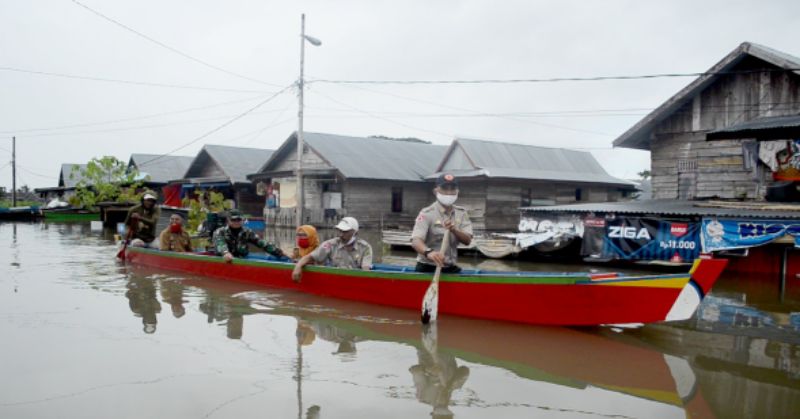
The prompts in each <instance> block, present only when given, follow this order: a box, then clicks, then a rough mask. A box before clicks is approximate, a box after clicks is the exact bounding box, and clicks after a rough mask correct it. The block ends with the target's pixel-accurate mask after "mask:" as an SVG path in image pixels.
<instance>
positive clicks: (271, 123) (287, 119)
mask: <svg viewBox="0 0 800 419" xmlns="http://www.w3.org/2000/svg"><path fill="white" fill-rule="evenodd" d="M291 106H292V102H289V103H287V104H286V107H284V108H283V110H281V111H280V112H279V113H278V114H277V115H275V118H272V121H270V122H269V124H267V126H265V127H264V128H262V129H261V130H259V131H258V132H257V133H256V134H255V135H254V136H253V137H252V138H250V139H249V140H247V141H245V142H244V144H243V145H247V144H250V143H252V142H253V141H255V140H256V139H257V138H258V137H260V136H261V134H263V133H264V131H266V130H268V129H270V128H273V127H277V126H279V125H282V124H284V123H286V122H289V121H291V120H293V119H294V116H291V117H289V118H286V119H284V120H282V121H280V122H278V118H280V117H281V116H282V115H283V114H284V112H286V110H288V109H289V108H290V107H291Z"/></svg>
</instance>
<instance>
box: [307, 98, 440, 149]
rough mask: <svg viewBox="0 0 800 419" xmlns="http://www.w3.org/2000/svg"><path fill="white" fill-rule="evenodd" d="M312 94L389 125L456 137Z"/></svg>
mask: <svg viewBox="0 0 800 419" xmlns="http://www.w3.org/2000/svg"><path fill="white" fill-rule="evenodd" d="M312 92H313V93H314V94H317V95H320V96H322V97H324V98H325V99H328V100H330V101H332V102H335V103H338V104H340V105H342V106H346V107H348V108H350V109H352V110H354V111H356V112H360V113H363V114H365V115H367V116H370V117H372V118H375V119H380V120H382V121H386V122H389V123H391V124H394V125H399V126H401V127H405V128H410V129H413V130H416V131H422V132H428V133H433V134H437V135H442V136H445V137H450V138H452V137H454V135H453V134H448V133H445V132H441V131H436V130H431V129H427V128H419V127H415V126H412V125H408V124H404V123H402V122H397V121H395V120H392V119H389V118H385V117H382V116H379V115H375V114H373V113H370V112H367V111H364V110H361V109H358V108H356V107H355V106H351V105H348V104H346V103H343V102H340V101H338V100H336V99H334V98H332V97H330V96H328V95H325V94H323V93H320V92H317V91H312Z"/></svg>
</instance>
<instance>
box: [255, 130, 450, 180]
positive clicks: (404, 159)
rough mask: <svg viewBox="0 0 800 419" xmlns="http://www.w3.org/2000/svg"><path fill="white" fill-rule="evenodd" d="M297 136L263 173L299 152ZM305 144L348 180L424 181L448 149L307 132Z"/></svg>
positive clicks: (389, 140)
mask: <svg viewBox="0 0 800 419" xmlns="http://www.w3.org/2000/svg"><path fill="white" fill-rule="evenodd" d="M296 140H297V133H292V135H291V136H290V137H289V138H288V139H287V140H286V141H284V143H283V145H281V147H280V148H279V149H278V151H277V152H275V154H274V155H273V157H272V158H271V159H270V160H269V161H268V162H267V163H266V164H264V166H263V167H261V168H260V170H259V172H270V171H271V170H272V167H274V166H275V165H276V164H278V163H279V161H282V159H284V158H286V156H287V155H288V154H289V153H295V152H296V151H295V150H297V145H296V144H297V143H296ZM303 142H304V143H305V144H306V146H307V147H309V148H310V149H312V150H313V151H314V152H315V153H317V154H318V155H319V156H320V157H322V158H323V159H324V160H325V161H327V162H328V163H329V164H330V165H331V166H333V168H334V169H336V170H337V171H339V173H341V174H342V176H344V177H345V178H347V179H383V180H403V181H410V182H420V181H424V179H425V176H427V175H429V174H430V173H432V172H433V171H434V170H435V169H436V165H437V164H438V163H439V161H440V160H441V159H442V156H443V155H444V152H445V149H446V147H445V146H439V145H432V144H427V143H421V142H414V141H404V140H397V139H385V138H364V137H349V136H345V135H334V134H324V133H317V132H303Z"/></svg>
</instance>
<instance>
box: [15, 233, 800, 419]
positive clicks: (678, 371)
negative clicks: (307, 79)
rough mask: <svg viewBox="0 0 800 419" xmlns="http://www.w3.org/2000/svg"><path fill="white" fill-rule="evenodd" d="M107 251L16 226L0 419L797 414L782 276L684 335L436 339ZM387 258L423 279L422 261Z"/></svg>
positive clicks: (730, 291)
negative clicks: (413, 267)
mask: <svg viewBox="0 0 800 419" xmlns="http://www.w3.org/2000/svg"><path fill="white" fill-rule="evenodd" d="M110 234H111V233H110V232H101V231H91V230H90V229H89V226H88V224H44V223H39V224H25V223H0V249H2V251H0V336H2V344H0V417H2V418H64V417H70V418H71V417H81V418H110V417H113V418H145V417H147V418H237V419H244V418H362V417H364V418H371V417H380V418H430V417H434V418H487V417H488V418H517V417H519V418H527V417H562V418H574V417H614V418H662V417H663V418H672V417H689V416H691V417H693V418H697V417H721V418H731V417H752V418H767V417H769V418H776V417H798V412H800V292H799V291H798V290H799V289H800V284H798V283H800V280H797V279H794V278H792V279H790V280H788V282H787V283H786V284H785V286H784V287H783V289H781V287H779V284H778V281H777V278H760V279H759V278H743V277H738V276H736V275H727V276H726V277H725V278H723V279H722V280H721V282H719V283H718V285H717V286H716V287H715V289H714V290H713V292H712V293H711V295H710V296H709V298H707V299H706V300H705V302H704V304H703V306H702V307H701V309H700V310H699V311H698V313H697V314H696V315H695V317H694V318H693V319H691V320H689V321H686V322H681V323H678V324H672V325H664V324H658V325H648V326H645V327H641V328H638V329H624V330H619V329H615V328H590V329H572V328H544V327H532V326H525V325H515V324H506V323H498V322H489V321H478V320H469V319H462V318H457V317H453V316H443V317H442V318H440V321H439V322H438V324H437V326H436V328H435V329H424V328H423V327H422V326H421V325H420V324H419V322H418V319H417V317H418V313H417V312H414V311H407V310H395V309H388V308H385V307H379V306H373V305H366V304H359V303H352V302H346V301H341V300H335V299H326V298H321V297H313V296H308V295H304V294H299V293H293V292H287V291H284V290H273V289H265V288H258V287H254V286H251V285H242V284H237V283H231V282H226V281H221V280H218V279H207V278H202V277H194V276H187V275H181V274H176V273H171V272H165V271H155V270H152V269H144V268H137V267H135V266H125V265H123V264H120V263H117V262H116V261H115V260H114V257H113V256H114V253H115V248H114V247H113V243H112V238H111V237H110ZM376 247H379V246H376ZM381 256H382V258H383V259H384V260H385V261H391V262H400V263H409V264H410V263H412V260H411V257H412V255H411V254H410V253H409V252H392V251H389V250H386V249H382V251H381ZM467 262H469V263H468V264H471V263H479V264H485V265H483V268H484V269H488V268H487V267H486V266H492V267H493V268H495V269H519V268H523V269H540V270H542V269H544V270H556V269H561V267H554V266H552V265H532V264H527V263H522V262H517V261H511V262H505V261H481V260H470V261H467ZM576 268H577V269H597V267H571V269H576Z"/></svg>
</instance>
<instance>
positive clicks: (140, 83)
mask: <svg viewBox="0 0 800 419" xmlns="http://www.w3.org/2000/svg"><path fill="white" fill-rule="evenodd" d="M0 70H2V71H14V72H17V73H27V74H36V75H39V76H51V77H62V78H66V79H76V80H90V81H101V82H106V83H120V84H131V85H138V86H149V87H169V88H172V89H194V90H209V91H213V92H233V93H261V94H265V93H270V92H264V91H261V90H243V89H223V88H216V87H202V86H188V85H180V84H168V83H153V82H146V81H134V80H121V79H109V78H103V77H95V76H79V75H75V74H65V73H52V72H49V71H38V70H26V69H23V68H15V67H0Z"/></svg>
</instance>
